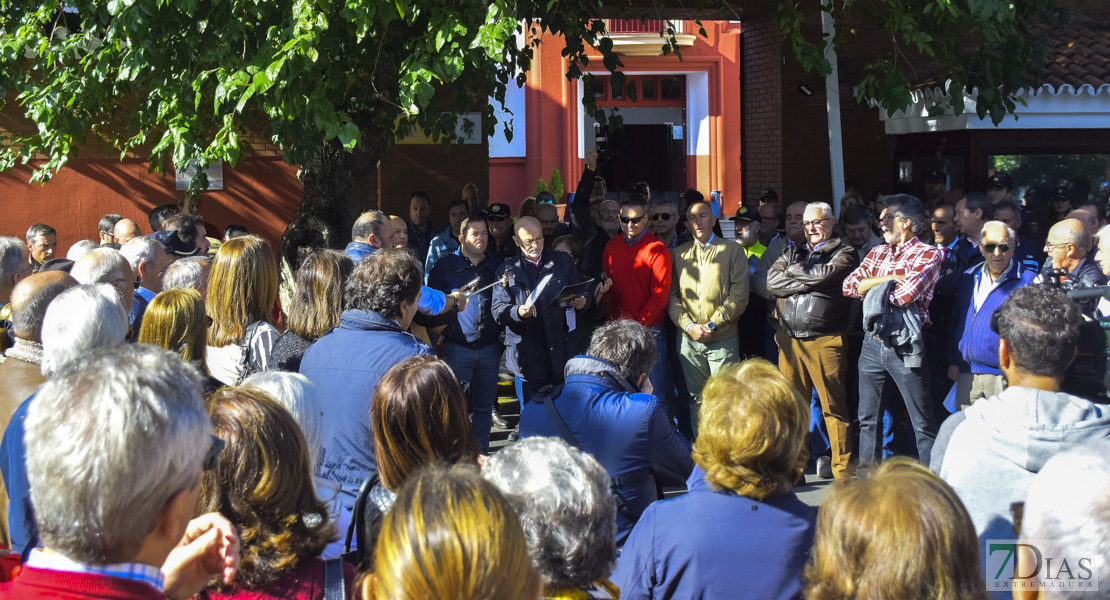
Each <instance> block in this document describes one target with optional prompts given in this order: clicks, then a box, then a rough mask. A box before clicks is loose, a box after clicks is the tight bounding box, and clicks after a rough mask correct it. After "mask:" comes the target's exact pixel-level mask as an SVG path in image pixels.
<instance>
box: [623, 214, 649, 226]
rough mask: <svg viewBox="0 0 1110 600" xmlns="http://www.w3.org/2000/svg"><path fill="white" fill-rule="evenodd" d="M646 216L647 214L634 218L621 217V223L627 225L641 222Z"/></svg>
mask: <svg viewBox="0 0 1110 600" xmlns="http://www.w3.org/2000/svg"><path fill="white" fill-rule="evenodd" d="M645 216H647V215H640V216H638V217H636V218H634V219H633V218H632V217H621V223H624V224H625V225H628V224H629V223H639V222H640V221H643V220H644V217H645Z"/></svg>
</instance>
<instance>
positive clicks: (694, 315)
mask: <svg viewBox="0 0 1110 600" xmlns="http://www.w3.org/2000/svg"><path fill="white" fill-rule="evenodd" d="M686 217H687V225H686V226H687V228H688V229H689V230H690V232H691V233H692V234H693V236H694V239H693V241H690V242H687V243H685V244H682V245H681V246H679V247H677V248H675V249H674V250H672V251H671V257H672V271H671V272H672V275H671V298H670V302H669V303H668V304H667V313H668V314H669V315H670V317H671V320H672V321H674V322H675V325H677V326H678V329H679V331H681V332H683V333H682V335H680V336H679V341H678V354H679V358H680V362H681V364H682V375H683V377H684V378H685V379H686V387H687V389H688V390H689V391H690V394H691V395H692V396H694V397H697V396H699V395H700V394H701V388H702V386H704V385H705V380H706V379H709V376H710V375H712V374H713V373H716V372H717V370H718V369H720V368H721V367H722V366H723V365H726V364H729V363H734V362H736V361H737V360H739V358H740V345H739V338H738V337H737V331H736V320H737V319H738V318H739V317H740V315H741V314H743V313H744V309H745V308H746V307H747V306H748V296H749V294H750V289H749V287H748V259H747V257H746V256H745V254H744V248H743V247H742V246H740V244H736V243H734V242H731V241H729V240H726V239H723V238H720V237H717V236H715V235H714V234H713V225H714V224H716V223H717V218H716V217H715V216H713V213H712V211H711V210H710V208H709V205H708V204H706V203H704V202H695V203H693V204H691V205H690V207H689V208H688V209H687V211H686ZM696 411H697V405H696V404H695V405H693V406H692V407H691V412H692V413H694V414H693V415H692V417H693V418H692V422H693V423H694V424H695V427H696V424H697V421H698V420H697V414H696Z"/></svg>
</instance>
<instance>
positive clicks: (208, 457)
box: [201, 435, 224, 471]
mask: <svg viewBox="0 0 1110 600" xmlns="http://www.w3.org/2000/svg"><path fill="white" fill-rule="evenodd" d="M209 437H211V438H212V445H211V446H209V447H208V452H205V453H204V462H202V463H201V466H203V467H204V470H205V471H211V470H212V469H215V468H216V461H217V460H219V458H220V451H221V450H223V449H224V441H223V440H221V439H220V438H218V437H216V436H214V435H212V436H209Z"/></svg>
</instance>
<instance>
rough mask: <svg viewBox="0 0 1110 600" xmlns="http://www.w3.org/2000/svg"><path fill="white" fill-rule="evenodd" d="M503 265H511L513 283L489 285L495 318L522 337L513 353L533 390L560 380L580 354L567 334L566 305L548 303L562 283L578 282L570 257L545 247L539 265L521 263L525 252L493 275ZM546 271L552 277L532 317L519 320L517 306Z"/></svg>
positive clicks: (560, 288)
mask: <svg viewBox="0 0 1110 600" xmlns="http://www.w3.org/2000/svg"><path fill="white" fill-rule="evenodd" d="M506 269H512V270H513V273H514V274H515V275H516V282H515V283H513V285H511V286H508V287H505V286H500V285H499V286H495V287H494V288H493V319H494V320H495V321H496V322H497V323H498V324H499V325H503V326H505V327H508V328H509V329H511V330H512V331H513V333H516V334H517V335H519V336H521V342H520V343H519V344H518V345H517V356H518V361H519V364H520V370H521V374H522V375H523V376H524V378H525V379H527V380H528V381H529V382H530V383H531V384H532V385H533V386H535V388H536V389H539V388H541V387H543V386H544V385H547V384H552V385H554V384H560V383H562V382H563V368H564V367H565V366H566V364H567V361H568V360H570V358H571V357H573V356H574V355H575V354H577V353H578V348H575V347H574V343H573V342H572V341H571V340H572V339H573V338H571V336H569V335H568V328H567V315H566V308H562V307H559V306H554V307H552V308H547V305H548V304H549V303H550V302H551V300H552V299H554V298H555V297H556V296H558V295H559V292H561V291H562V290H563V288H564V287H565V286H567V285H570V284H573V283H578V270H577V269H576V268H575V267H574V260H572V259H571V257H570V255H569V254H567V253H565V252H556V251H553V250H547V249H544V251H543V254H541V255H540V267H539V269H538V270H537V269H536V268H535V267H533V266H532V265H531V264H527V265H526V264H525V259H524V254H523V253H520V254H517V255H516V256H515V257H514V258H512V259H511V260H507V261H505V262H503V263H501V266H500V267H499V268H498V269H497V277H501V276H502V275H503V274H504V273H505V270H506ZM548 274H550V275H551V281H549V282H548V284H547V287H546V288H544V290H543V293H541V294H540V296H539V298H537V299H536V302H535V305H534V306H535V312H534V313H533V314H532V316H531V317H529V318H527V319H521V318H520V313H518V312H517V308H518V307H519V306H520V305H521V304H524V302H525V300H526V299H527V298H528V295H529V294H531V293H532V291H533V290H535V289H536V286H538V285H539V283H540V280H542V279H543V278H544V277H545V276H547V275H548ZM588 301H589V300H587V302H588ZM586 308H587V309H588V308H589V304H587V305H586Z"/></svg>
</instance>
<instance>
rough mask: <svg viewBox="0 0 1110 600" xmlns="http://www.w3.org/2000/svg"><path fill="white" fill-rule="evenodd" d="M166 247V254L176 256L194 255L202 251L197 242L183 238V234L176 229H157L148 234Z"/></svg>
mask: <svg viewBox="0 0 1110 600" xmlns="http://www.w3.org/2000/svg"><path fill="white" fill-rule="evenodd" d="M146 237H148V238H150V239H152V240H154V241H156V242H158V243H159V244H162V247H163V248H165V250H166V254H172V255H174V256H194V255H196V254H197V252H198V251H200V248H197V246H196V244H194V243H193V242H192V240H190V241H185V240H183V239H181V236H180V235H178V234H177V232H176V231H172V230H166V229H163V230H162V231H155V232H154V233H152V234H150V235H148V236H146Z"/></svg>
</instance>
